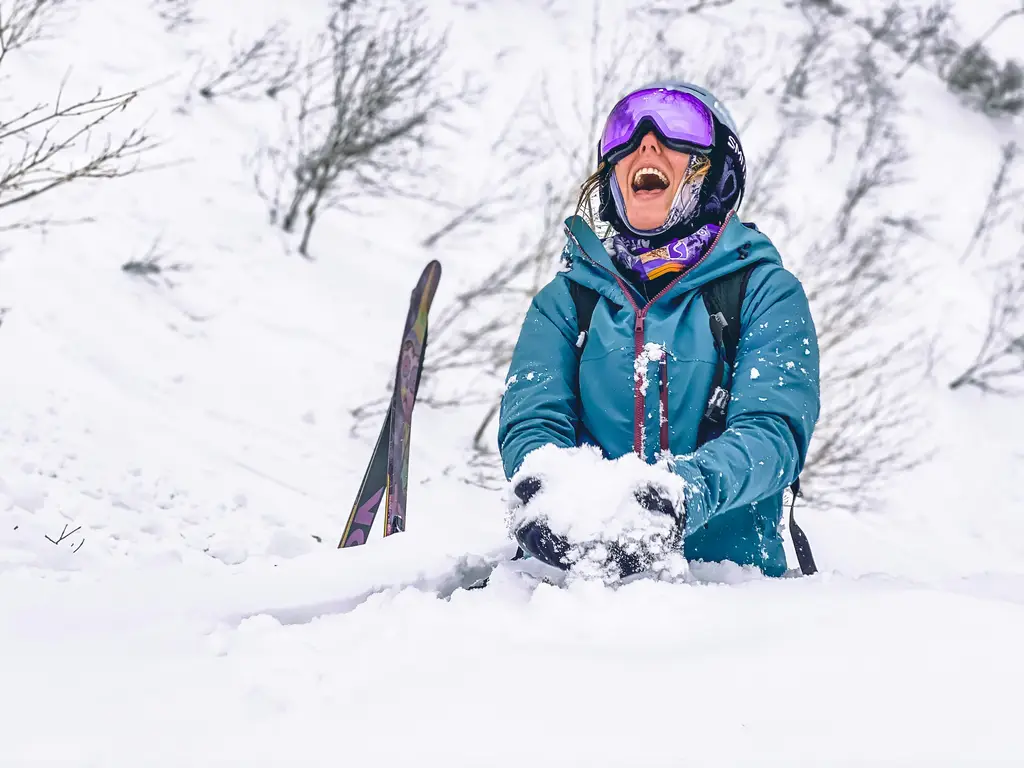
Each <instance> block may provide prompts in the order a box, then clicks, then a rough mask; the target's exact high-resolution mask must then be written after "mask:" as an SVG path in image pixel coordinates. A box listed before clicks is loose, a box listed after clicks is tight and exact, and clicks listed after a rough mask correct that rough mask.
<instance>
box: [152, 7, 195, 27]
mask: <svg viewBox="0 0 1024 768" xmlns="http://www.w3.org/2000/svg"><path fill="white" fill-rule="evenodd" d="M153 8H155V9H156V12H157V13H158V14H159V15H160V18H161V19H163V20H164V23H165V24H166V25H167V31H168V32H174V31H176V30H178V29H181V28H182V27H188V26H191V25H192V24H195V23H196V16H195V0H153Z"/></svg>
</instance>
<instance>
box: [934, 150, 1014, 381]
mask: <svg viewBox="0 0 1024 768" xmlns="http://www.w3.org/2000/svg"><path fill="white" fill-rule="evenodd" d="M1018 157H1019V150H1018V147H1017V145H1016V143H1014V142H1009V143H1007V144H1006V145H1005V146H1004V147H1003V151H1002V156H1001V159H1000V164H999V168H998V169H997V171H996V174H995V176H994V177H993V180H992V186H991V188H990V190H989V194H988V197H987V198H986V200H985V206H984V208H983V209H982V211H981V213H980V215H979V216H978V222H977V224H976V225H975V228H974V231H973V232H972V234H971V240H970V242H969V244H968V246H967V249H966V250H965V251H964V254H963V256H961V259H960V261H961V263H963V262H965V261H966V260H967V258H968V257H969V256H971V255H973V254H978V256H979V257H981V258H985V259H986V261H987V260H988V259H987V257H989V256H990V254H991V252H992V250H993V249H995V248H998V247H999V246H1000V245H1002V244H1003V243H1008V242H1015V241H1018V240H1019V237H1014V236H1008V233H1007V231H1006V229H1007V228H1006V227H1004V225H1006V224H1007V222H1008V220H1009V219H1010V217H1011V216H1014V215H1017V216H1018V219H1019V212H1020V203H1021V198H1022V196H1024V190H1021V189H1019V188H1014V187H1012V186H1011V185H1010V181H1009V180H1010V178H1011V176H1012V172H1013V170H1014V167H1015V163H1016V161H1017V159H1018ZM1016 229H1017V230H1018V231H1019V229H1020V226H1019V221H1018V224H1017V227H1016ZM999 234H1001V235H1002V236H1003V237H1008V239H1005V240H1003V239H999V240H997V235H999ZM1009 238H1012V239H1009ZM1011 250H1012V249H1011ZM985 271H987V272H988V273H989V274H990V275H992V278H991V280H992V286H993V287H992V289H991V300H990V306H989V311H988V316H987V319H986V324H985V328H984V331H983V334H982V337H981V341H980V343H979V345H978V350H977V353H976V354H975V356H974V359H973V360H972V361H971V363H970V364H969V365H967V367H966V368H965V369H964V370H963V372H961V373H960V374H959V375H958V376H956V377H955V378H954V379H953V380H952V381H951V382H950V383H949V387H950V389H953V390H957V389H961V388H962V387H974V388H975V389H978V390H980V391H982V392H985V393H989V394H998V395H1020V394H1024V247H1018V248H1017V250H1016V251H1015V253H1011V254H1009V255H1007V254H1006V253H1005V251H1004V252H1003V255H1002V257H1001V258H1000V257H999V252H998V251H997V257H996V259H995V260H994V263H993V264H991V265H990V266H989V267H988V268H986V269H985Z"/></svg>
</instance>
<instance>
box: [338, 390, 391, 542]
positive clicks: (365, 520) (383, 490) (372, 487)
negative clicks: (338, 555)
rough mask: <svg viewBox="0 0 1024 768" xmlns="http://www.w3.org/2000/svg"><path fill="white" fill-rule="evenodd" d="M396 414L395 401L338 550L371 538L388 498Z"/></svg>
mask: <svg viewBox="0 0 1024 768" xmlns="http://www.w3.org/2000/svg"><path fill="white" fill-rule="evenodd" d="M393 411H394V401H392V402H391V404H390V405H388V412H387V415H386V416H385V417H384V424H383V425H382V426H381V428H380V434H379V435H378V436H377V443H376V444H375V445H374V447H373V453H372V454H371V455H370V463H369V465H368V466H367V467H366V473H365V474H364V475H363V482H362V483H361V484H360V486H359V493H358V494H356V501H355V504H353V505H352V511H351V512H350V513H349V516H348V522H347V523H346V524H345V530H344V532H342V534H341V540H340V541H339V542H338V549H342V548H344V547H355V546H358V545H360V544H364V543H365V542H366V540H367V539H368V538H369V537H370V529H371V528H372V527H373V521H374V519H375V518H376V517H377V509H378V508H379V507H380V503H381V501H382V500H383V498H384V496H386V495H387V483H388V477H387V472H388V440H389V438H390V436H391V421H392V412H393Z"/></svg>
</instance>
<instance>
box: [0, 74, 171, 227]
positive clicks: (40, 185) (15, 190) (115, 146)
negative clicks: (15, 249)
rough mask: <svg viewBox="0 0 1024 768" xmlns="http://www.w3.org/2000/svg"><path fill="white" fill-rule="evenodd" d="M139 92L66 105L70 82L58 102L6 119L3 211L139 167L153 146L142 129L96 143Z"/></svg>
mask: <svg viewBox="0 0 1024 768" xmlns="http://www.w3.org/2000/svg"><path fill="white" fill-rule="evenodd" d="M137 96H138V93H137V92H135V91H132V92H129V93H121V94H117V95H114V96H104V95H103V93H102V91H101V90H99V89H97V90H96V92H95V93H94V94H93V95H92V96H91V97H89V98H86V99H80V100H74V101H72V103H70V104H66V103H64V86H63V85H62V86H61V88H60V90H59V91H58V93H57V98H56V100H55V101H54V102H53V104H38V105H36V106H34V107H31V108H28V109H25V110H23V111H22V112H21V113H20V114H19V115H17V116H16V117H14V118H13V119H3V120H0V163H3V165H2V166H0V209H3V208H9V207H11V206H13V205H17V204H19V203H24V202H28V201H29V200H32V199H34V198H36V197H38V196H40V195H43V194H45V193H47V192H49V191H51V190H53V189H55V188H57V187H59V186H62V185H64V184H68V183H70V182H72V181H75V180H78V179H112V178H117V177H120V176H126V175H128V174H130V173H132V172H134V171H135V170H137V168H138V166H137V163H136V161H137V158H138V157H139V156H140V155H141V154H142V153H143V152H145V151H147V150H148V149H150V148H151V147H152V146H153V141H152V139H151V137H150V136H149V135H148V134H147V133H146V132H145V130H144V129H142V128H135V129H133V130H131V131H129V132H128V133H127V134H125V135H124V136H122V137H121V138H119V139H115V138H113V137H111V136H107V137H106V138H105V139H103V140H102V141H100V143H99V147H98V148H94V145H95V144H96V139H97V137H96V135H95V134H96V132H97V129H99V128H100V127H101V126H103V124H104V123H105V122H106V121H107V120H108V119H110V118H111V117H113V116H114V115H117V114H119V113H121V112H123V111H124V110H125V109H126V108H127V107H128V106H129V105H130V104H131V103H132V101H134V100H135V98H136V97H137Z"/></svg>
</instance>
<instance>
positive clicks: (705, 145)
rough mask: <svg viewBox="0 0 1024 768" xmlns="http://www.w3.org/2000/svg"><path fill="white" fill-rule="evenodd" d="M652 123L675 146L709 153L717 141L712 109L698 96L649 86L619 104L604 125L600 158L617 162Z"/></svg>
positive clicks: (683, 149) (667, 141)
mask: <svg viewBox="0 0 1024 768" xmlns="http://www.w3.org/2000/svg"><path fill="white" fill-rule="evenodd" d="M645 122H646V123H649V124H650V125H651V126H652V127H653V128H654V130H655V131H656V132H657V133H658V136H659V137H660V138H661V140H662V142H663V143H664V144H665V145H666V146H668V147H669V148H671V149H677V150H680V151H684V152H699V153H702V154H706V153H708V152H710V151H711V149H712V147H713V146H714V144H715V125H714V120H713V119H712V117H711V110H710V109H708V108H707V107H706V106H705V105H704V103H703V102H702V101H701V100H700V99H698V98H697V97H696V96H694V95H692V94H689V93H686V92H685V91H676V90H672V89H669V88H646V89H644V90H642V91H636V92H635V93H631V94H629V95H628V96H626V97H625V98H624V99H622V100H621V101H620V102H619V103H618V104H616V105H615V106H614V107H613V108H612V111H611V113H610V114H609V115H608V120H607V121H606V122H605V125H604V133H602V134H601V142H600V144H599V145H598V151H599V153H600V157H599V160H604V161H605V162H607V163H609V164H614V163H616V162H617V161H619V160H621V159H622V158H623V157H625V156H626V155H628V154H629V153H630V152H632V151H633V150H635V149H636V148H637V147H638V146H640V142H641V140H642V139H643V136H644V134H645V133H646V132H641V131H639V130H637V129H638V128H640V126H641V125H642V124H643V123H645Z"/></svg>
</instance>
